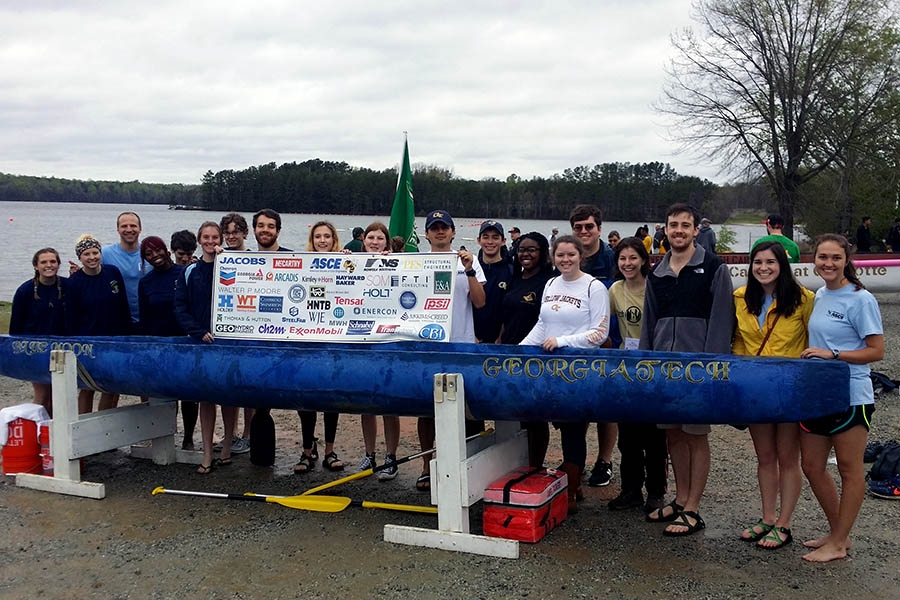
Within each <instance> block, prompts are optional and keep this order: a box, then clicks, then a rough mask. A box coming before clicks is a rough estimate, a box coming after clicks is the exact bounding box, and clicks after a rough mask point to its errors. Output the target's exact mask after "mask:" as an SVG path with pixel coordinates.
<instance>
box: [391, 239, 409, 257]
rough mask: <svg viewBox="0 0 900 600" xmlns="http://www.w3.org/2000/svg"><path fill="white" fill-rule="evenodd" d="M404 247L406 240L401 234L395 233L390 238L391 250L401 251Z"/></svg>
mask: <svg viewBox="0 0 900 600" xmlns="http://www.w3.org/2000/svg"><path fill="white" fill-rule="evenodd" d="M405 249H406V241H405V240H404V239H403V236H400V235H395V236H394V237H392V238H391V252H394V253H397V252H403V251H404V250H405Z"/></svg>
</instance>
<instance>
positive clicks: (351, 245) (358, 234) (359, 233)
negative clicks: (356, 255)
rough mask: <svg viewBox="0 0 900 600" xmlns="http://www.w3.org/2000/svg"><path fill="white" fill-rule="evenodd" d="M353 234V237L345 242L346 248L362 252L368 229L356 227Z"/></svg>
mask: <svg viewBox="0 0 900 600" xmlns="http://www.w3.org/2000/svg"><path fill="white" fill-rule="evenodd" d="M352 235H353V239H352V240H350V241H349V242H347V243H346V244H344V250H349V251H350V252H362V251H363V237H364V236H365V235H366V230H365V229H363V228H362V227H354V228H353V234H352Z"/></svg>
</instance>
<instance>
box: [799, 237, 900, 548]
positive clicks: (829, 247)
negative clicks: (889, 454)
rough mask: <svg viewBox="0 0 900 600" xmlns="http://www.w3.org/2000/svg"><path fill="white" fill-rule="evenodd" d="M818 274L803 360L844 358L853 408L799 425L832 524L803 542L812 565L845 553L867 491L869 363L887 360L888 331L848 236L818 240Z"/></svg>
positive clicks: (806, 467)
mask: <svg viewBox="0 0 900 600" xmlns="http://www.w3.org/2000/svg"><path fill="white" fill-rule="evenodd" d="M813 255H814V256H815V265H816V272H817V273H818V274H819V276H820V277H821V278H822V280H823V281H824V282H825V286H824V287H822V288H820V289H819V291H817V292H816V300H815V304H814V305H813V312H812V316H811V317H810V319H809V345H810V347H809V348H807V349H805V350H804V351H803V352H802V353H801V354H800V357H801V358H819V359H824V360H841V361H844V362H845V363H848V364H849V365H850V406H849V407H848V409H847V410H846V411H844V412H842V413H838V414H834V415H828V416H825V417H820V418H817V419H809V420H804V421H801V422H800V429H802V430H803V431H802V433H801V434H800V453H801V457H802V458H801V461H802V464H803V472H804V474H806V479H807V480H808V481H809V487H810V488H812V491H813V493H814V494H815V496H816V499H817V500H818V501H819V505H820V506H821V507H822V510H823V511H824V512H825V518H826V519H828V529H829V533H828V535H826V536H824V537H821V538H818V539H815V540H808V541H805V542H803V545H804V546H806V547H807V548H813V549H814V550H813V551H812V552H810V553H809V554H806V555H804V556H803V559H804V560H807V561H810V562H828V561H831V560H836V559H840V558H845V557H846V556H847V550H848V549H849V548H850V531H851V530H852V529H853V524H854V523H855V522H856V517H857V515H859V509H860V508H861V507H862V503H863V498H864V497H865V494H866V479H865V468H864V466H863V454H864V452H865V449H866V440H867V438H868V433H869V423H870V422H871V420H872V413H873V412H874V410H875V394H874V392H873V390H872V380H871V379H870V378H869V373H870V370H869V363H872V362H875V361H879V360H881V359H883V358H884V329H883V326H882V323H881V311H880V309H879V307H878V301H877V300H875V297H874V296H873V295H872V294H870V293H869V292H868V291H866V289H865V288H864V287H863V285H862V283H860V281H859V279H858V278H857V276H856V268H855V267H854V265H853V261H852V260H851V256H850V244H849V243H848V242H847V240H846V239H845V238H843V237H842V236H839V235H835V234H832V233H826V234H824V235H820V236H819V237H818V238H816V245H815V250H814V251H813ZM832 448H833V449H834V455H835V457H836V458H837V467H838V472H839V473H840V476H841V492H840V495H838V490H837V487H836V486H835V483H834V479H833V478H832V476H831V473H829V472H828V457H829V454H830V453H831V450H832Z"/></svg>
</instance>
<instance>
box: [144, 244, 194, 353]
mask: <svg viewBox="0 0 900 600" xmlns="http://www.w3.org/2000/svg"><path fill="white" fill-rule="evenodd" d="M141 257H142V258H143V259H144V260H146V261H147V262H148V263H150V265H151V266H152V267H153V270H152V271H150V272H149V273H147V274H146V275H144V276H143V277H142V278H141V280H140V281H139V282H138V307H139V309H140V316H141V320H140V327H139V330H140V332H141V333H142V334H144V335H156V336H162V337H174V336H179V335H184V331H182V329H181V327H180V326H179V325H178V321H177V320H176V319H175V282H176V280H177V279H178V278H179V277H180V276H181V275H182V274H183V273H184V267H183V266H181V265H176V264H175V263H173V262H172V256H171V255H170V254H169V250H168V249H167V248H166V244H165V242H163V241H162V239H160V238H158V237H156V236H150V237H147V238H144V240H143V241H142V242H141Z"/></svg>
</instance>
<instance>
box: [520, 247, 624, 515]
mask: <svg viewBox="0 0 900 600" xmlns="http://www.w3.org/2000/svg"><path fill="white" fill-rule="evenodd" d="M552 256H553V260H554V262H555V264H556V268H557V269H558V270H559V273H560V275H559V276H558V277H552V278H551V279H550V280H548V281H547V285H546V286H544V291H543V292H542V294H541V309H540V316H539V317H538V321H537V323H536V324H535V326H534V328H533V329H532V330H531V331H530V332H529V333H528V335H527V336H525V339H523V340H522V341H521V342H520V345H524V346H537V345H539V346H541V347H542V348H543V349H544V350H545V351H546V352H553V351H554V350H556V349H557V348H562V347H565V346H571V347H574V348H600V347H602V345H603V343H604V342H606V338H607V337H608V336H609V293H608V292H607V291H606V286H604V285H603V284H602V283H601V282H600V281H598V280H597V279H596V278H594V277H592V276H591V275H588V274H587V273H585V272H584V271H582V270H581V261H582V259H583V258H584V246H583V245H582V243H581V240H579V239H578V238H576V237H574V236H571V235H563V236H560V237H558V238H556V242H554V244H553V253H552ZM587 426H588V424H587V423H585V422H565V423H559V424H558V427H559V430H560V437H561V440H562V451H563V464H562V466H561V467H560V469H562V470H563V471H565V472H566V475H568V479H569V487H568V499H569V512H571V513H574V512H577V511H578V506H577V504H576V502H577V501H579V500H581V499H582V498H583V497H584V496H583V494H582V492H581V474H582V473H583V471H584V463H585V460H586V458H587V440H586V439H585V435H586V434H587Z"/></svg>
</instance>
